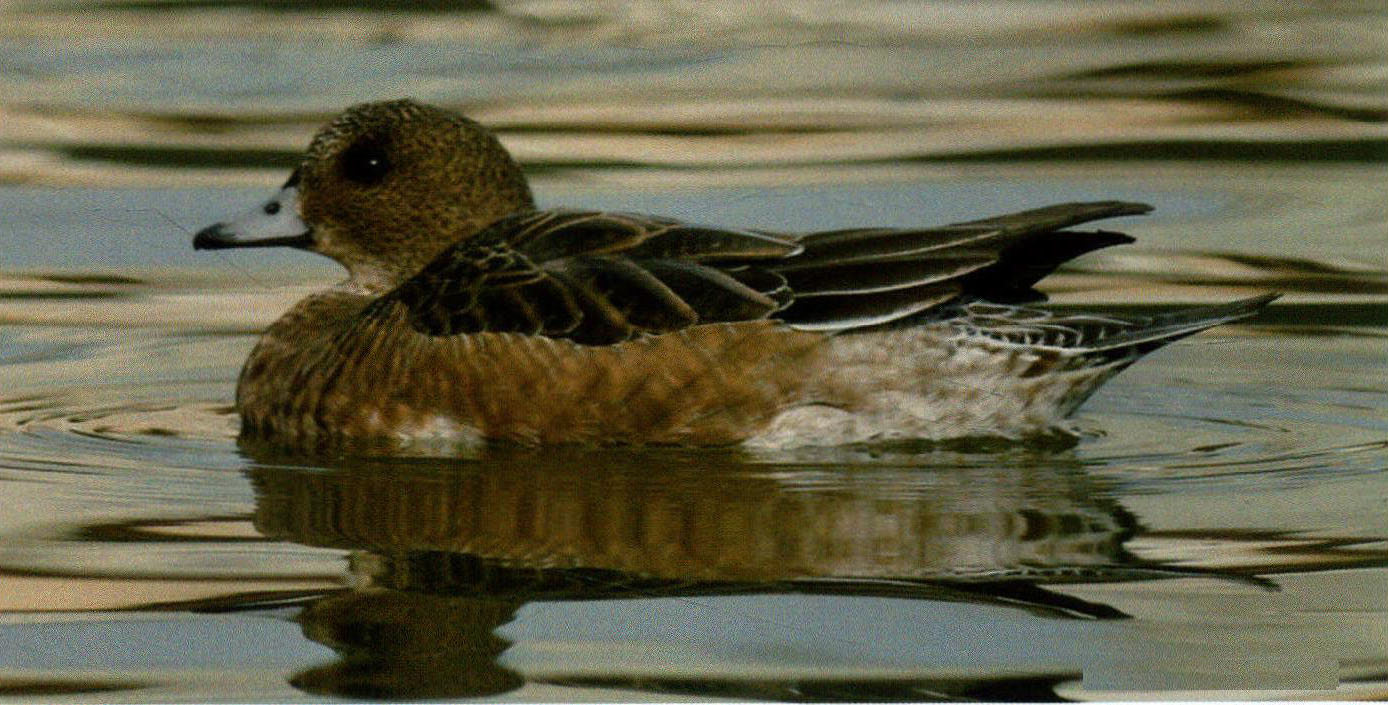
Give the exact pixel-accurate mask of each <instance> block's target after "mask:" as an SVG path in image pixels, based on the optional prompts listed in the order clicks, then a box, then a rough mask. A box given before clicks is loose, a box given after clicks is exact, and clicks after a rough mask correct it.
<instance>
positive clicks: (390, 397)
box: [193, 99, 1276, 450]
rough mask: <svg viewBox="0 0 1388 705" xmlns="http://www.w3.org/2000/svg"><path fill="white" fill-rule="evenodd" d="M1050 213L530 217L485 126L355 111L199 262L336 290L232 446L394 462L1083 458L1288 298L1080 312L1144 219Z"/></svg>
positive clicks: (297, 322)
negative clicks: (299, 264) (1230, 327)
mask: <svg viewBox="0 0 1388 705" xmlns="http://www.w3.org/2000/svg"><path fill="white" fill-rule="evenodd" d="M1150 210H1151V207H1150V206H1148V205H1146V204H1142V203H1131V202H1123V201H1100V202H1083V203H1064V204H1058V205H1051V206H1047V207H1042V208H1036V209H1032V210H1025V211H1021V212H1013V213H1010V214H1006V215H1001V216H994V217H988V218H984V219H980V220H973V221H967V222H960V223H955V224H950V225H944V226H938V227H922V228H912V227H907V228H888V227H855V228H847V229H836V230H826V231H820V232H810V233H785V232H772V231H767V230H761V229H737V228H729V227H721V226H707V225H700V224H695V223H690V222H683V221H680V220H676V219H671V218H664V217H658V216H651V215H641V214H634V213H625V212H607V211H600V210H585V209H569V208H539V207H538V206H537V205H536V203H535V199H534V197H533V195H532V193H531V190H530V187H529V185H528V183H527V181H526V178H525V176H524V173H523V171H522V169H521V167H520V165H519V164H518V163H517V161H516V160H515V159H514V158H513V157H512V156H511V155H510V154H509V153H508V152H507V150H506V149H505V148H504V147H503V146H502V144H501V142H500V141H499V140H498V139H497V138H496V137H495V135H493V134H492V133H491V132H490V131H489V130H487V129H486V128H485V127H484V126H482V125H481V124H479V123H477V122H476V121H474V120H471V119H469V118H467V117H464V116H462V115H459V114H457V113H455V112H453V111H450V110H446V109H443V108H439V107H435V106H432V105H428V104H424V103H421V102H417V101H414V100H409V99H406V100H393V101H383V102H372V103H364V104H360V105H355V106H353V107H350V108H349V109H347V110H346V111H345V112H343V113H341V114H340V115H338V116H337V117H336V118H334V119H332V120H331V121H330V122H329V123H328V124H327V125H326V126H324V127H323V128H322V129H321V130H319V131H318V132H317V134H316V135H314V137H313V138H312V140H311V141H310V143H309V146H308V149H307V152H306V153H305V155H304V157H303V160H302V162H301V163H300V164H299V165H298V167H297V168H295V169H294V170H293V172H292V174H291V175H290V176H289V178H288V180H287V181H286V182H285V183H284V185H283V186H282V187H281V188H280V189H279V190H278V191H277V192H276V193H274V194H273V195H272V196H271V198H270V199H269V200H267V201H265V202H263V203H259V204H257V205H256V206H255V207H254V208H252V209H250V210H249V211H248V212H246V213H245V214H243V215H241V216H238V217H234V218H232V219H230V220H227V221H224V222H220V223H216V224H214V225H211V226H209V227H207V228H204V229H202V230H200V231H199V232H197V233H196V235H195V236H194V239H193V246H194V248H196V249H200V250H224V249H232V248H257V247H288V248H296V249H299V250H305V251H308V252H314V253H317V254H320V255H324V256H326V257H329V258H331V259H333V260H335V261H336V262H338V263H339V264H341V265H342V267H343V268H345V269H346V273H347V274H346V278H345V280H343V281H342V282H340V283H338V284H336V285H334V286H331V287H329V288H326V289H324V290H322V291H319V292H316V293H313V294H312V295H309V296H308V297H307V298H304V299H303V300H301V301H299V302H298V303H296V304H295V305H293V306H292V308H290V309H289V310H288V311H287V312H286V313H284V314H283V316H282V317H280V318H279V319H278V320H276V321H275V322H274V323H273V324H271V325H270V326H269V327H268V328H267V329H266V330H265V331H264V333H263V335H262V336H261V338H260V339H259V342H258V343H257V344H256V345H255V347H254V349H253V350H252V351H251V353H250V356H249V357H248V359H247V360H246V362H245V365H244V367H243V368H242V370H241V373H240V376H239V378H238V380H237V385H236V410H237V413H239V415H240V419H241V432H240V433H241V438H242V439H253V440H260V441H265V442H271V443H275V444H281V445H288V446H294V447H306V446H314V447H321V446H323V445H325V444H327V445H342V444H350V443H370V444H379V445H382V446H385V447H389V448H392V449H397V450H410V449H439V448H443V449H461V448H476V447H478V446H481V445H486V444H492V443H503V444H504V443H518V444H524V445H530V446H544V445H550V444H591V445H674V446H742V447H750V448H773V449H776V448H793V447H800V446H838V445H857V444H873V443H879V442H897V441H926V442H932V441H945V440H951V439H961V438H994V439H1005V440H1019V441H1024V440H1026V439H1028V438H1036V437H1045V436H1054V435H1056V434H1059V435H1062V436H1074V435H1075V434H1076V433H1077V432H1076V430H1075V427H1074V425H1073V422H1072V421H1070V420H1069V419H1070V418H1071V416H1072V414H1073V413H1074V412H1075V411H1076V409H1078V408H1079V406H1080V405H1081V404H1082V403H1083V402H1084V401H1085V400H1086V399H1088V398H1089V397H1090V396H1091V395H1092V394H1093V393H1094V391H1095V390H1096V389H1098V388H1099V387H1100V385H1102V384H1103V383H1104V382H1106V381H1107V380H1109V379H1111V378H1112V377H1113V376H1114V375H1115V374H1117V373H1118V372H1119V371H1121V370H1123V369H1124V368H1126V367H1127V366H1128V365H1130V364H1132V363H1133V362H1135V361H1136V360H1138V359H1139V358H1141V357H1142V356H1144V355H1146V354H1147V353H1150V352H1152V351H1153V350H1156V349H1157V348H1160V347H1162V346H1163V345H1166V344H1169V343H1171V342H1172V341H1175V340H1178V339H1181V338H1184V337H1186V336H1189V335H1192V334H1195V333H1198V332H1200V331H1202V330H1205V329H1207V328H1210V327H1212V326H1216V325H1219V324H1222V323H1228V322H1231V321H1237V320H1240V319H1245V318H1248V317H1250V316H1253V315H1254V314H1256V313H1257V312H1258V311H1259V310H1261V309H1263V308H1264V307H1265V306H1266V305H1267V304H1268V303H1270V302H1271V301H1272V300H1273V299H1275V298H1276V295H1275V294H1268V295H1263V296H1257V297H1253V298H1248V299H1243V300H1239V301H1233V302H1229V303H1224V304H1216V305H1206V306H1199V307H1194V308H1187V309H1183V310H1178V311H1174V312H1170V313H1164V314H1160V315H1152V316H1127V315H1124V316H1119V315H1108V314H1102V315H1101V314H1094V313H1067V312H1060V311H1055V310H1051V309H1047V308H1045V307H1044V306H1041V305H1038V304H1040V302H1042V301H1044V300H1045V296H1044V295H1043V294H1041V292H1039V291H1038V290H1037V289H1036V288H1035V285H1036V284H1037V283H1038V282H1039V281H1040V280H1041V279H1042V278H1044V277H1045V276H1046V275H1048V274H1050V273H1051V272H1052V271H1054V270H1055V269H1056V268H1057V267H1058V266H1060V265H1061V264H1063V263H1065V262H1067V261H1070V260H1072V259H1074V258H1076V257H1078V256H1080V255H1083V254H1085V253H1088V252H1092V251H1094V250H1097V249H1100V248H1105V247H1110V246H1114V245H1121V244H1125V243H1129V242H1132V241H1133V238H1131V237H1129V236H1127V235H1125V234H1122V233H1118V232H1112V231H1106V230H1098V229H1093V230H1087V229H1076V226H1081V225H1083V224H1085V223H1089V222H1092V221H1097V220H1102V219H1106V218H1115V217H1120V216H1134V215H1140V214H1144V213H1147V212H1148V211H1150Z"/></svg>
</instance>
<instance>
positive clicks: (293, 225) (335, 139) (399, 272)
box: [193, 100, 535, 292]
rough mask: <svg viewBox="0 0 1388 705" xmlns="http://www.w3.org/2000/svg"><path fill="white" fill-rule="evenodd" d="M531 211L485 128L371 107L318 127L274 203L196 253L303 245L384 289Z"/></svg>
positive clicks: (212, 235)
mask: <svg viewBox="0 0 1388 705" xmlns="http://www.w3.org/2000/svg"><path fill="white" fill-rule="evenodd" d="M534 207H535V205H534V201H533V199H532V198H531V195H530V188H529V187H528V186H526V183H525V177H524V176H523V175H522V174H521V171H520V167H519V166H518V165H517V164H516V162H515V160H514V159H512V158H511V155H509V154H507V152H506V150H505V148H503V147H502V146H501V143H500V142H498V141H497V139H496V138H495V137H493V136H492V134H491V133H490V132H488V131H487V130H486V129H485V128H483V127H482V126H481V125H479V124H477V123H476V122H474V121H472V120H469V119H467V118H465V117H462V116H461V115H457V114H455V113H451V112H449V111H446V110H442V109H440V108H436V107H433V106H429V105H423V104H421V103H416V102H414V101H411V100H395V101H389V102H381V103H364V104H362V105H357V106H354V107H352V108H349V109H348V110H347V111H346V112H344V113H342V114H341V115H339V116H337V117H336V118H335V119H333V121H332V122H330V123H328V124H327V125H326V126H325V127H324V128H323V129H321V130H319V132H318V134H317V135H315V136H314V138H313V141H312V142H311V143H310V144H309V148H308V153H307V154H306V155H305V158H304V161H303V163H301V164H300V165H299V168H298V169H296V170H295V171H294V173H293V175H291V176H290V178H289V180H288V181H287V182H286V183H285V185H284V187H283V188H282V189H281V190H280V192H279V193H277V194H276V195H275V197H274V198H272V199H271V200H270V201H268V202H266V203H264V204H262V205H260V206H259V207H257V208H256V209H254V210H253V211H251V212H250V213H247V214H245V215H243V216H241V217H240V218H236V219H233V220H230V221H227V222H224V223H218V224H216V225H213V226H211V227H209V228H206V229H204V230H202V231H201V232H199V233H198V234H197V236H196V237H195V238H194V240H193V246H194V247H196V248H198V249H220V248H227V247H264V246H274V245H283V246H292V247H299V248H302V249H306V250H309V251H312V252H317V253H319V254H322V255H326V256H328V257H331V258H333V259H334V260H337V261H338V262H339V263H341V264H342V265H343V266H344V267H346V268H347V271H348V273H349V275H350V276H351V281H352V283H353V285H355V286H356V287H358V288H360V289H363V290H367V291H374V292H381V291H386V290H389V289H391V288H393V287H394V286H395V285H397V284H399V283H400V282H402V281H404V280H405V279H406V278H408V277H410V276H411V275H413V274H415V273H416V272H418V271H419V269H420V268H421V267H423V266H424V265H425V264H427V263H428V262H429V261H430V260H431V259H433V258H434V256H436V255H437V254H438V253H439V252H440V251H442V250H443V249H444V248H445V247H448V246H449V245H452V244H454V243H456V242H458V241H460V240H464V239H466V238H467V237H468V236H470V235H473V234H475V233H476V232H477V231H478V230H480V229H482V228H483V227H485V226H486V225H488V224H489V223H491V222H493V221H495V220H497V219H499V218H501V217H504V216H507V215H510V214H513V213H517V212H521V211H526V210H530V209H533V208H534Z"/></svg>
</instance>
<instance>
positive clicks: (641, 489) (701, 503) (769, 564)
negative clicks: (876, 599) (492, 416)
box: [250, 449, 1182, 699]
mask: <svg viewBox="0 0 1388 705" xmlns="http://www.w3.org/2000/svg"><path fill="white" fill-rule="evenodd" d="M975 457H980V456H975ZM989 457H991V458H992V459H993V460H997V458H998V456H996V455H993V456H989ZM259 460H260V461H261V464H260V465H257V466H255V467H254V468H253V469H252V470H251V471H250V474H251V478H252V481H253V483H254V486H255V488H256V493H257V508H256V514H255V524H256V528H257V529H258V530H259V531H260V532H262V533H264V534H265V535H266V536H268V537H272V538H281V539H285V540H289V541H294V542H298V543H301V544H306V545H311V546H320V547H335V548H348V549H353V550H354V552H353V554H352V572H353V576H354V578H355V579H356V585H355V587H354V588H353V589H351V590H347V591H343V592H340V593H336V594H333V595H330V596H327V597H325V598H323V599H321V600H320V601H318V602H316V603H315V604H312V605H311V606H309V607H308V608H307V609H306V610H305V611H304V612H303V613H302V614H301V615H300V618H299V619H300V622H301V624H302V625H303V629H304V632H305V634H306V635H307V636H308V637H310V638H311V639H313V640H315V641H318V642H320V643H323V644H325V645H327V646H329V647H331V648H333V649H334V650H336V651H337V652H338V653H339V654H340V655H341V658H340V660H339V661H337V662H335V663H332V664H329V665H326V666H323V667H319V668H316V669H313V670H310V671H307V672H304V673H301V674H299V675H298V676H297V677H296V678H295V681H294V682H295V684H296V685H297V686H298V687H300V688H302V689H305V690H308V691H311V692H315V693H331V694H338V695H347V696H351V697H370V698H385V697H392V698H401V697H408V698H420V697H446V696H449V697H462V696H485V695H495V694H498V693H502V692H506V691H509V690H512V689H515V688H517V687H519V686H520V685H521V684H522V683H523V678H522V677H521V676H520V675H519V674H518V673H515V672H513V671H511V670H508V669H507V668H506V667H504V666H503V665H501V664H500V663H499V662H498V657H499V656H500V655H501V654H502V652H503V651H505V650H506V648H507V647H508V643H507V642H506V641H505V640H504V639H502V638H501V637H499V636H498V635H497V633H496V631H495V630H496V629H497V627H500V626H501V625H503V624H505V623H507V622H509V621H511V620H512V619H513V617H514V615H515V614H516V611H517V610H518V609H520V608H521V607H522V606H523V605H526V604H528V603H533V602H543V601H559V600H603V599H633V598H647V597H656V596H663V597H669V596H685V597H695V596H712V595H729V594H784V593H813V594H832V595H839V596H844V597H856V596H890V597H897V598H908V599H919V600H935V601H947V602H970V603H980V604H988V605H1004V606H1011V607H1016V608H1019V609H1024V610H1027V611H1029V612H1032V613H1036V614H1040V615H1046V616H1053V617H1072V618H1121V617H1123V616H1124V615H1123V614H1122V613H1121V612H1118V611H1117V610H1114V609H1113V608H1111V607H1108V606H1106V605H1101V604H1095V603H1091V602H1085V601H1083V600H1079V599H1077V598H1073V597H1069V596H1066V595H1063V594H1060V593H1057V592H1051V591H1048V590H1047V589H1046V586H1047V585H1050V584H1054V583H1059V582H1076V581H1080V582H1084V581H1112V580H1124V579H1146V578H1152V577H1162V576H1165V575H1176V574H1182V573H1181V572H1180V571H1177V570H1175V569H1171V568H1165V567H1162V566H1157V565H1150V564H1147V563H1145V562H1143V561H1142V560H1140V559H1138V558H1137V557H1135V556H1134V555H1132V554H1131V553H1129V552H1128V551H1126V550H1125V549H1124V548H1123V543H1124V542H1125V541H1126V540H1127V539H1128V538H1130V537H1131V536H1132V535H1133V534H1134V533H1135V531H1136V530H1137V524H1136V522H1135V520H1134V518H1133V517H1132V515H1130V514H1129V513H1128V512H1127V511H1125V510H1124V509H1123V508H1122V507H1121V506H1119V505H1118V504H1116V503H1114V502H1112V501H1110V500H1108V499H1106V497H1107V496H1108V495H1107V493H1106V492H1105V490H1104V488H1103V486H1102V483H1100V482H1098V481H1097V480H1096V479H1094V478H1092V477H1091V476H1089V475H1087V474H1086V473H1085V472H1084V471H1083V469H1082V468H1081V467H1080V466H1079V465H1078V464H1077V463H1076V462H1075V461H1074V460H1073V459H1069V458H1067V457H1062V458H1059V459H1057V458H1056V457H1055V456H1045V457H1042V458H1039V459H1037V458H1032V459H1030V461H1026V460H1025V459H1021V458H1019V459H1018V463H1017V464H1016V465H1010V466H1009V467H999V466H995V465H994V466H984V467H969V466H967V464H965V465H963V466H961V465H958V464H951V463H941V464H940V465H931V466H927V467H921V466H920V465H919V462H917V463H916V464H915V465H914V466H907V465H896V464H892V463H891V462H877V463H872V464H867V465H865V464H863V463H862V462H861V459H858V460H856V461H855V462H853V463H852V464H849V463H842V464H836V463H816V464H812V465H769V464H757V463H750V462H748V461H747V460H746V459H745V458H743V457H741V456H739V455H736V454H732V453H729V454H716V453H708V452H700V453H683V452H678V451H658V450H644V451H615V450H613V451H592V450H587V451H578V450H571V451H570V450H555V449H545V450H543V451H529V450H505V451H495V452H489V453H488V455H487V456H486V457H484V458H481V459H477V460H472V461H434V460H430V461H427V462H425V461H409V460H400V459H390V460H385V459H382V460H354V461H351V462H349V463H338V464H337V465H336V467H333V468H331V469H326V470H325V469H323V468H315V469H295V468H292V467H286V466H284V465H280V464H275V461H276V459H275V458H273V457H270V456H262V457H261V458H259ZM605 685H608V686H613V687H616V686H619V685H621V684H617V683H606V684H605ZM626 686H627V687H633V686H632V684H626ZM641 687H652V686H649V684H647V686H641ZM718 692H721V693H723V694H728V693H727V690H726V686H724V687H722V688H720V689H719V691H718ZM763 695H767V694H766V693H760V694H758V693H757V692H750V691H749V692H746V693H742V696H743V697H754V696H755V697H761V696H763ZM907 695H908V696H909V697H912V698H916V699H918V698H920V697H925V695H926V693H924V692H923V691H920V690H913V691H910V693H908V694H907Z"/></svg>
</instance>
